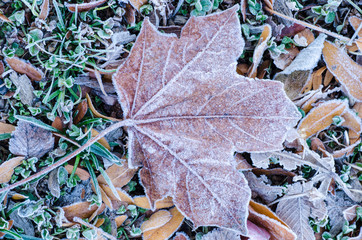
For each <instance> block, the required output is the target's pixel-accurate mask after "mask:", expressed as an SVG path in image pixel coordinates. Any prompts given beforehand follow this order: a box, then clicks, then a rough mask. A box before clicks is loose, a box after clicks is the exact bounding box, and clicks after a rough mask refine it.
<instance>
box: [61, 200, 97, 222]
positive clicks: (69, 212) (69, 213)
mask: <svg viewBox="0 0 362 240" xmlns="http://www.w3.org/2000/svg"><path fill="white" fill-rule="evenodd" d="M62 209H63V210H64V214H65V217H66V219H67V220H68V221H70V222H73V218H74V217H79V218H89V217H90V216H92V214H93V213H94V212H95V211H96V210H97V209H98V206H97V205H96V204H93V205H92V206H91V203H90V202H79V203H74V204H72V205H69V206H65V207H62Z"/></svg>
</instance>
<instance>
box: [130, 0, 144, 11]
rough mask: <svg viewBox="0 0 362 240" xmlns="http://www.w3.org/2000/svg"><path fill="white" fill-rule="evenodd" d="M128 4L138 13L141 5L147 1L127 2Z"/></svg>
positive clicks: (134, 0)
mask: <svg viewBox="0 0 362 240" xmlns="http://www.w3.org/2000/svg"><path fill="white" fill-rule="evenodd" d="M129 3H130V4H131V5H132V6H133V7H134V8H135V9H137V11H139V10H140V8H141V7H142V6H143V4H145V3H147V0H129Z"/></svg>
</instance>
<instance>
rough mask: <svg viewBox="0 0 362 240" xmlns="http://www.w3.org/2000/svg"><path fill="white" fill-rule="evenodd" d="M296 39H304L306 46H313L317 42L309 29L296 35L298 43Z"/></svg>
mask: <svg viewBox="0 0 362 240" xmlns="http://www.w3.org/2000/svg"><path fill="white" fill-rule="evenodd" d="M296 38H297V39H303V38H304V39H305V41H306V46H308V45H309V44H311V43H312V42H313V41H314V40H315V38H314V34H313V33H312V31H311V30H310V29H308V28H305V29H304V30H303V31H301V32H299V33H297V35H295V37H294V41H296ZM299 45H300V44H299Z"/></svg>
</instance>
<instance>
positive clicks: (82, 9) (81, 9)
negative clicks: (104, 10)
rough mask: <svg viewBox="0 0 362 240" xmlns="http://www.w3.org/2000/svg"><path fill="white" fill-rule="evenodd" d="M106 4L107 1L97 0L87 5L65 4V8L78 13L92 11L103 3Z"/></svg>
mask: <svg viewBox="0 0 362 240" xmlns="http://www.w3.org/2000/svg"><path fill="white" fill-rule="evenodd" d="M105 2H107V0H98V1H93V2H87V3H80V4H77V3H65V6H66V7H67V8H68V10H69V11H71V12H75V10H77V11H78V12H87V11H90V10H92V9H93V8H96V7H98V6H100V5H102V4H103V3H105Z"/></svg>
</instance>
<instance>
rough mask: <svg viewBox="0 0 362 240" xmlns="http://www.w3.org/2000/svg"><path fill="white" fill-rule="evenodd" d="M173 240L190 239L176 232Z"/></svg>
mask: <svg viewBox="0 0 362 240" xmlns="http://www.w3.org/2000/svg"><path fill="white" fill-rule="evenodd" d="M173 240H190V238H189V236H187V235H186V234H185V233H183V232H177V233H176V235H175V237H174V238H173Z"/></svg>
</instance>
